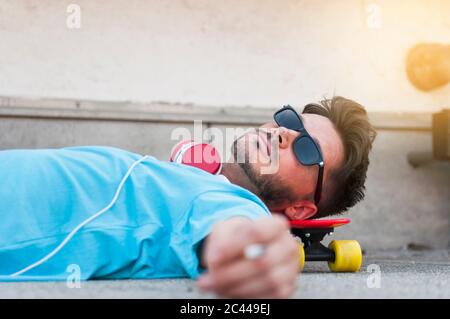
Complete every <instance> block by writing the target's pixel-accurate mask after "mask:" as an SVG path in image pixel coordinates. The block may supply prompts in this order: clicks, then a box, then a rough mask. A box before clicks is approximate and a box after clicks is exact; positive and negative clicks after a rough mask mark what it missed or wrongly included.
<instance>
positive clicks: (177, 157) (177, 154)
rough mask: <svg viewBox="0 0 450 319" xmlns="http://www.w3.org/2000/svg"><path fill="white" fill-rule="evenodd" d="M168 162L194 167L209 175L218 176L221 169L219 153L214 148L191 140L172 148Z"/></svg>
mask: <svg viewBox="0 0 450 319" xmlns="http://www.w3.org/2000/svg"><path fill="white" fill-rule="evenodd" d="M170 161H171V162H175V163H178V164H184V165H188V166H192V167H196V168H199V169H201V170H203V171H205V172H208V173H211V174H219V173H220V170H221V169H222V160H221V158H220V154H219V151H218V150H217V149H216V148H215V147H214V146H212V145H210V144H207V143H197V142H194V141H192V140H189V141H182V142H180V143H178V144H177V145H176V146H175V147H174V148H173V151H172V154H171V156H170Z"/></svg>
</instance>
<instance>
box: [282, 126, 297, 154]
mask: <svg viewBox="0 0 450 319" xmlns="http://www.w3.org/2000/svg"><path fill="white" fill-rule="evenodd" d="M277 130H278V140H279V142H280V145H279V147H280V148H281V149H284V148H288V147H290V146H291V144H292V143H293V142H294V140H295V138H296V137H297V136H298V135H299V134H300V133H299V132H296V131H294V130H289V129H287V128H285V127H278V128H277Z"/></svg>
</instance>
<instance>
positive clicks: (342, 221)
mask: <svg viewBox="0 0 450 319" xmlns="http://www.w3.org/2000/svg"><path fill="white" fill-rule="evenodd" d="M348 223H350V219H349V218H337V219H310V220H290V221H289V224H290V226H291V228H297V229H303V228H335V227H339V226H342V225H346V224H348Z"/></svg>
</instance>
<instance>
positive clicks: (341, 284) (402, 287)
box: [0, 250, 450, 299]
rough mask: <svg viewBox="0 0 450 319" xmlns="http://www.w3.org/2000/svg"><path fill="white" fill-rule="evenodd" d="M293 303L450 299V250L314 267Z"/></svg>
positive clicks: (165, 286) (112, 288)
mask: <svg viewBox="0 0 450 319" xmlns="http://www.w3.org/2000/svg"><path fill="white" fill-rule="evenodd" d="M370 265H372V266H370ZM374 265H375V266H374ZM377 269H379V270H380V272H379V273H378V272H377ZM378 275H379V276H378ZM378 279H379V280H378ZM377 284H379V288H377V287H376V286H377ZM213 297H214V296H213V295H211V294H205V293H202V292H200V291H199V290H198V289H197V288H196V286H195V282H194V281H192V280H188V279H170V280H117V281H100V280H99V281H89V282H82V283H81V287H80V288H78V289H77V288H68V287H67V285H66V283H65V282H58V283H55V282H48V283H0V298H88V299H92V298H213ZM293 298H450V251H449V250H437V251H429V250H427V251H420V250H418V251H411V250H404V251H395V252H377V253H375V252H371V253H367V254H366V255H365V256H364V262H363V267H362V269H361V272H359V273H355V274H353V273H341V274H336V273H331V272H329V271H328V269H327V266H326V264H323V263H310V264H307V265H306V267H305V270H304V272H303V273H302V274H301V275H299V277H298V288H297V291H296V292H295V294H294V296H293Z"/></svg>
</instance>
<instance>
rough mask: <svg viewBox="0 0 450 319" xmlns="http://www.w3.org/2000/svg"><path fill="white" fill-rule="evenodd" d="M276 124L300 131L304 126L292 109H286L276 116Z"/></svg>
mask: <svg viewBox="0 0 450 319" xmlns="http://www.w3.org/2000/svg"><path fill="white" fill-rule="evenodd" d="M275 122H277V124H278V125H280V126H283V127H286V128H288V129H290V130H299V129H301V128H302V124H301V122H300V120H299V118H298V116H297V114H296V113H295V112H294V111H293V110H291V109H284V110H282V111H281V112H278V113H277V114H275Z"/></svg>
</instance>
